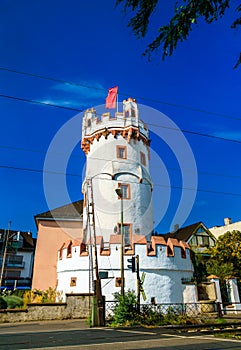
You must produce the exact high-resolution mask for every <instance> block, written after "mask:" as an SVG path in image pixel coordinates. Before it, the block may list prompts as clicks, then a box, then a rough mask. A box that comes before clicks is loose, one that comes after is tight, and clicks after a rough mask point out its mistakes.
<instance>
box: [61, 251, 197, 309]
mask: <svg viewBox="0 0 241 350" xmlns="http://www.w3.org/2000/svg"><path fill="white" fill-rule="evenodd" d="M135 247H136V250H135V254H136V255H137V254H138V255H139V261H140V276H142V274H143V273H144V274H145V280H144V284H143V288H144V291H145V294H146V301H145V303H150V301H151V298H152V297H155V298H156V302H157V303H181V302H184V297H183V296H184V294H185V289H186V285H184V284H182V281H181V280H182V278H191V277H192V276H193V266H192V263H191V260H190V254H189V250H187V251H186V252H187V257H186V259H183V258H181V251H180V248H179V247H175V256H174V257H167V256H166V247H165V246H162V250H160V249H158V251H157V256H153V257H150V256H147V255H146V245H136V246H135ZM159 248H160V247H159ZM73 249H76V252H74V253H72V258H65V255H64V254H63V259H62V260H59V261H58V264H57V273H58V287H57V290H58V291H61V292H63V293H71V292H76V293H81V292H83V293H88V292H89V290H90V289H89V257H88V256H86V257H80V256H79V247H76V248H73ZM130 258H131V256H124V275H125V290H126V291H127V290H128V289H131V290H135V291H136V273H132V271H131V270H129V269H128V268H127V265H128V264H129V263H128V262H127V259H130ZM98 266H99V271H108V277H109V278H108V279H103V280H101V285H102V294H103V295H105V296H106V300H113V298H114V297H113V293H114V292H120V288H119V287H116V286H115V278H116V277H120V245H111V254H110V256H100V255H99V254H98ZM71 277H77V286H76V287H70V278H71ZM90 287H92V286H90ZM185 295H186V294H185ZM141 302H142V303H144V300H143V299H142V296H141ZM185 302H187V301H186V300H185ZM189 302H193V296H191V301H189Z"/></svg>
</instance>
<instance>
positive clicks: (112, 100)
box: [105, 86, 118, 109]
mask: <svg viewBox="0 0 241 350" xmlns="http://www.w3.org/2000/svg"><path fill="white" fill-rule="evenodd" d="M117 92H118V86H115V87H113V88H110V89H109V90H108V96H107V97H106V100H105V108H107V109H112V108H116V96H117Z"/></svg>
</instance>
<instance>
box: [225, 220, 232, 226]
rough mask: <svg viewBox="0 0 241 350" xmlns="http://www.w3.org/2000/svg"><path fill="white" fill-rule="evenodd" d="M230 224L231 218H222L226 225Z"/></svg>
mask: <svg viewBox="0 0 241 350" xmlns="http://www.w3.org/2000/svg"><path fill="white" fill-rule="evenodd" d="M230 224H232V219H231V218H224V225H225V226H227V225H230Z"/></svg>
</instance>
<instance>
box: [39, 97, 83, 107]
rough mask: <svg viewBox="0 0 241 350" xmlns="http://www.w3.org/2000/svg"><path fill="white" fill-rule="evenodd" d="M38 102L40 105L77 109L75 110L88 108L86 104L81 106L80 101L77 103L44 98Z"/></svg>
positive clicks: (76, 101) (75, 101)
mask: <svg viewBox="0 0 241 350" xmlns="http://www.w3.org/2000/svg"><path fill="white" fill-rule="evenodd" d="M39 101H40V102H42V103H46V104H50V105H56V106H63V107H71V108H77V109H86V108H88V104H83V102H81V101H80V100H79V101H78V100H69V99H58V98H56V99H55V98H45V99H42V100H39Z"/></svg>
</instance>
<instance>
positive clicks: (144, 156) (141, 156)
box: [140, 152, 146, 166]
mask: <svg viewBox="0 0 241 350" xmlns="http://www.w3.org/2000/svg"><path fill="white" fill-rule="evenodd" d="M140 160H141V164H142V165H144V166H146V155H145V153H143V152H140Z"/></svg>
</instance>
